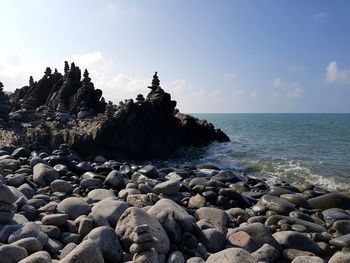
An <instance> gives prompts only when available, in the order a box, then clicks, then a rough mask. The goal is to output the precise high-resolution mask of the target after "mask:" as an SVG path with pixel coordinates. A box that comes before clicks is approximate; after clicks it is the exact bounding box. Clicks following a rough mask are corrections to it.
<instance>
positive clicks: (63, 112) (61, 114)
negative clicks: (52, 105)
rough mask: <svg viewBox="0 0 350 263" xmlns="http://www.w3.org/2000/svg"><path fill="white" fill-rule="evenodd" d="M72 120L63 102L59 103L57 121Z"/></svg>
mask: <svg viewBox="0 0 350 263" xmlns="http://www.w3.org/2000/svg"><path fill="white" fill-rule="evenodd" d="M70 119H71V116H70V115H69V113H68V109H67V106H66V104H65V103H64V101H63V100H61V101H60V102H59V103H58V106H57V109H56V120H58V121H68V120H70Z"/></svg>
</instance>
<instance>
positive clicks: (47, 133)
mask: <svg viewBox="0 0 350 263" xmlns="http://www.w3.org/2000/svg"><path fill="white" fill-rule="evenodd" d="M154 78H156V81H155V80H153V81H152V86H151V87H149V88H150V89H151V91H150V93H149V94H148V95H147V97H146V99H143V98H142V99H141V96H140V95H139V96H138V99H137V100H136V102H134V101H133V100H126V101H125V102H120V104H119V106H116V105H112V104H108V107H107V108H108V109H107V110H106V106H105V105H106V103H105V102H104V100H102V99H101V100H100V98H101V97H102V91H101V92H100V91H99V90H96V89H94V86H93V84H92V82H91V80H90V78H89V76H88V72H87V71H85V72H84V78H83V80H82V81H80V70H79V68H78V67H75V65H73V66H72V67H71V69H69V70H68V71H66V74H65V75H64V76H62V75H61V74H59V73H54V74H51V72H50V70H49V69H47V70H46V71H45V76H44V77H43V78H42V79H41V80H40V81H39V82H38V83H36V82H34V83H33V81H31V82H32V83H31V86H30V87H24V88H22V89H20V90H17V91H16V92H15V93H14V94H13V95H12V108H13V109H16V107H17V105H16V103H17V99H22V103H23V101H25V100H26V98H29V97H31V98H36V99H35V106H36V107H39V106H42V105H45V106H46V107H47V105H48V104H49V101H50V98H52V100H51V102H50V103H51V104H52V103H57V104H59V103H62V101H65V105H67V108H68V109H69V110H70V113H72V114H77V113H78V111H79V109H80V108H81V105H82V104H84V106H85V108H86V109H87V110H91V109H92V110H93V111H94V112H96V113H100V114H97V115H95V116H93V117H90V118H87V119H82V120H80V119H72V120H70V121H68V122H58V121H46V122H40V121H39V120H33V121H31V123H28V124H25V123H22V124H19V123H17V122H13V123H12V126H13V127H12V128H11V127H10V128H6V129H7V133H3V134H7V135H8V139H5V140H4V141H6V145H4V143H1V141H0V148H1V147H3V146H7V147H14V146H16V147H18V146H22V145H29V146H30V147H31V148H33V149H34V148H41V147H48V148H51V149H52V148H57V147H58V146H59V145H60V144H61V143H68V144H69V145H70V146H71V147H72V148H73V149H74V150H76V151H77V152H78V153H80V154H81V155H82V156H87V155H93V154H103V155H105V156H106V157H111V158H132V159H149V158H165V157H167V156H168V155H169V154H171V153H173V152H174V151H175V150H176V149H178V148H179V147H181V146H200V145H204V144H207V143H209V142H211V141H214V140H216V141H220V142H224V141H228V140H229V138H228V137H227V135H226V134H225V133H223V132H222V131H221V130H220V129H215V128H214V126H213V125H212V124H210V123H208V122H206V121H202V120H198V119H196V118H193V117H192V116H190V115H186V114H182V113H180V112H179V111H178V110H177V109H175V107H176V101H174V100H171V96H170V94H168V93H166V92H165V91H164V90H163V89H162V88H161V87H160V86H159V79H158V76H157V75H156V74H155V75H154ZM54 79H55V80H57V82H56V83H55V84H53V82H54V81H53V80H54ZM44 89H48V90H49V91H50V92H47V91H46V92H43V91H42V90H44ZM23 94H26V95H23ZM29 94H30V95H29ZM27 96H28V97H27ZM38 96H39V97H40V96H42V97H41V98H37V97H38ZM51 107H52V106H51ZM56 108H57V107H56ZM102 112H103V113H102ZM10 138H13V139H12V140H11V139H10ZM14 138H15V139H14Z"/></svg>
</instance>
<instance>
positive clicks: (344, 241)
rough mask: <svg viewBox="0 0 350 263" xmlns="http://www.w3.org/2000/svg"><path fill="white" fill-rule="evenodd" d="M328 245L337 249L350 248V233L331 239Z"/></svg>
mask: <svg viewBox="0 0 350 263" xmlns="http://www.w3.org/2000/svg"><path fill="white" fill-rule="evenodd" d="M329 244H330V245H332V246H335V247H337V248H343V247H350V233H349V234H346V235H343V236H339V237H336V238H333V239H331V240H330V241H329Z"/></svg>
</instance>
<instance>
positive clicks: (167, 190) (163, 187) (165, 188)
mask: <svg viewBox="0 0 350 263" xmlns="http://www.w3.org/2000/svg"><path fill="white" fill-rule="evenodd" d="M179 189H180V181H178V180H172V179H171V180H167V181H165V182H163V183H159V184H157V185H156V186H155V187H154V191H155V192H156V194H161V193H163V194H166V195H175V194H177V192H178V191H179Z"/></svg>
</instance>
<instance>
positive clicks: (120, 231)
mask: <svg viewBox="0 0 350 263" xmlns="http://www.w3.org/2000/svg"><path fill="white" fill-rule="evenodd" d="M145 224H146V225H148V227H149V232H150V234H151V235H152V236H153V237H155V238H156V241H155V249H156V250H157V252H158V253H160V254H166V253H168V251H169V248H170V241H169V238H168V235H167V234H166V232H165V230H164V228H163V227H162V225H161V224H160V223H159V222H158V221H157V220H156V219H154V218H153V217H152V216H150V215H149V214H147V213H146V212H144V211H143V210H141V209H140V208H136V207H130V208H128V209H127V210H125V211H124V213H123V214H122V216H121V217H120V218H119V221H118V223H117V226H116V229H115V231H116V233H117V235H118V237H119V239H120V242H121V244H122V245H123V247H124V248H126V249H129V248H130V246H131V244H132V243H133V242H132V239H131V233H132V232H133V231H134V229H135V227H137V226H139V225H145Z"/></svg>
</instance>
